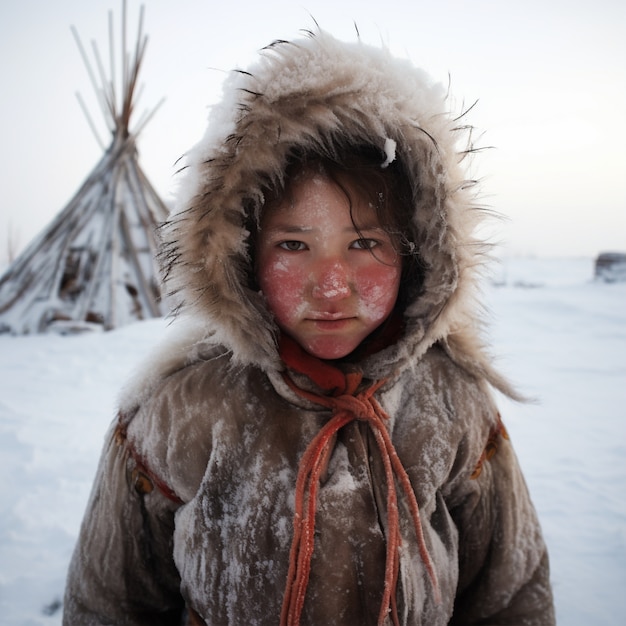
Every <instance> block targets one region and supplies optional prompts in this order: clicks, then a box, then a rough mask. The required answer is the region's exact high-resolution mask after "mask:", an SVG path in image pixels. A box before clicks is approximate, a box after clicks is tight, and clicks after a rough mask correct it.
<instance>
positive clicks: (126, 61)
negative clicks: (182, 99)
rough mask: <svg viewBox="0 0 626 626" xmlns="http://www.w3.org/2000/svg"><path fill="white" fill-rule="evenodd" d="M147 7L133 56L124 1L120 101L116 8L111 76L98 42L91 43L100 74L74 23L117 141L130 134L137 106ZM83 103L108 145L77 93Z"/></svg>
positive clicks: (143, 120) (146, 117) (141, 15)
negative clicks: (116, 55)
mask: <svg viewBox="0 0 626 626" xmlns="http://www.w3.org/2000/svg"><path fill="white" fill-rule="evenodd" d="M144 13H145V11H144V6H143V5H141V7H140V10H139V22H138V26H137V40H136V42H135V49H134V56H132V58H131V56H130V54H129V53H128V45H127V11H126V0H123V2H122V20H121V22H122V24H121V38H122V41H121V44H122V60H121V65H122V78H121V101H120V102H119V104H118V92H117V86H116V85H117V81H116V71H115V69H116V65H117V64H116V60H115V41H114V39H115V37H114V25H113V11H109V63H110V68H109V77H107V75H106V72H105V68H104V64H103V62H102V58H101V56H100V52H99V50H98V46H97V44H96V42H95V41H93V40H92V42H91V45H92V49H93V55H94V59H95V66H96V69H97V74H98V76H97V75H96V72H95V71H94V68H93V66H92V64H91V62H90V61H89V58H88V55H87V52H86V50H85V47H84V46H83V43H82V41H81V39H80V36H79V34H78V31H77V29H76V27H74V26H72V27H71V30H72V34H73V35H74V39H75V40H76V44H77V46H78V49H79V51H80V55H81V57H82V60H83V63H84V65H85V68H86V69H87V74H88V76H89V80H90V82H91V85H92V87H93V90H94V92H95V94H96V98H97V100H98V104H99V106H100V109H101V111H102V114H103V116H104V120H105V123H106V124H107V127H108V129H109V131H110V132H111V134H112V135H113V136H114V138H115V139H117V140H125V139H127V138H128V137H129V136H130V134H131V133H130V118H131V116H132V114H133V111H134V109H135V106H136V103H137V100H138V94H137V90H138V82H137V81H138V77H139V72H140V69H141V64H142V62H143V58H144V54H145V51H146V47H147V44H148V36H147V35H144V33H143V22H144ZM77 97H78V100H79V103H80V106H81V108H82V110H83V113H84V114H85V116H86V118H87V122H88V124H89V127H90V128H91V131H92V132H93V134H94V135H95V137H96V140H97V141H98V143H99V144H100V146H102V147H103V148H104V146H105V142H103V141H102V140H101V138H100V137H99V135H98V133H97V131H96V125H95V124H94V123H93V120H92V118H91V116H90V115H89V112H88V110H87V107H86V106H85V103H84V101H83V99H82V98H81V96H80V94H77ZM163 101H164V99H161V100H160V101H159V102H158V104H157V105H156V106H155V107H154V108H153V109H152V110H151V111H149V112H147V113H144V115H143V116H142V117H141V120H140V123H139V124H138V127H137V129H136V130H135V133H134V135H135V136H136V135H138V134H139V132H140V131H141V130H142V129H143V128H144V127H145V125H146V124H147V122H148V121H149V120H150V119H151V118H152V116H153V115H154V113H155V112H156V111H157V109H158V108H159V107H160V106H161V104H162V103H163Z"/></svg>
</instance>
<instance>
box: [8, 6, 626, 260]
mask: <svg viewBox="0 0 626 626" xmlns="http://www.w3.org/2000/svg"><path fill="white" fill-rule="evenodd" d="M144 4H145V8H146V14H145V25H144V30H145V31H146V32H147V34H148V35H149V43H148V50H147V54H146V58H145V62H144V67H143V70H142V76H141V81H142V83H143V84H144V87H143V91H142V93H141V98H140V101H139V104H138V113H139V114H141V113H142V112H143V111H145V110H150V109H152V108H153V107H154V106H155V105H156V104H157V103H158V102H159V100H160V99H161V98H163V97H165V98H166V100H165V102H164V104H163V105H162V106H161V108H160V109H159V110H158V111H157V113H156V115H155V117H154V118H153V119H152V120H151V121H150V122H149V124H148V125H147V126H146V128H145V130H144V131H143V133H142V134H141V136H140V139H139V151H140V161H141V164H142V166H143V169H144V170H145V172H146V173H147V175H148V177H149V178H150V180H151V182H152V184H153V185H154V186H155V188H156V189H157V190H158V191H159V192H160V193H161V195H162V196H163V198H164V199H165V200H167V201H169V200H171V198H172V194H173V193H174V191H175V176H174V173H175V161H176V160H177V159H178V157H180V156H181V155H182V154H183V153H184V152H185V150H187V149H188V148H189V147H191V145H193V144H194V143H195V142H196V141H198V140H199V139H200V136H201V135H202V133H203V132H204V127H205V121H206V117H207V111H208V107H209V105H210V104H211V103H212V102H215V101H216V100H218V99H219V95H220V86H221V83H222V81H223V79H224V76H225V72H227V71H228V70H230V69H233V68H235V67H246V66H247V65H248V64H249V63H250V62H251V61H253V60H254V59H255V56H256V53H257V50H258V49H260V48H261V47H263V46H264V45H266V44H267V43H269V42H270V41H272V40H273V39H279V38H283V39H288V38H293V37H296V36H298V35H299V30H300V29H302V28H311V27H312V26H313V20H312V18H311V16H313V17H314V18H315V20H316V21H317V22H318V23H319V24H320V26H321V27H322V28H324V29H326V30H329V31H330V32H331V33H333V34H334V35H335V36H337V37H339V38H342V39H349V40H353V39H354V38H355V34H354V32H355V31H354V23H355V22H356V24H357V26H358V28H359V32H360V35H361V38H362V39H363V40H364V41H366V42H367V43H372V44H378V43H379V42H380V41H381V40H382V41H384V42H385V43H386V44H387V45H388V46H389V47H390V48H391V50H392V51H393V52H394V53H395V54H397V55H398V56H402V57H407V58H410V59H411V60H412V61H413V62H414V63H415V64H416V65H418V66H421V67H423V68H424V69H426V70H427V71H428V72H429V73H430V74H431V75H432V76H433V77H434V78H435V79H437V80H439V81H441V82H443V83H447V81H448V74H450V75H451V79H452V88H451V91H452V94H453V96H454V97H455V99H456V101H457V102H458V103H459V104H460V103H462V102H466V103H468V104H471V103H472V102H474V101H475V100H478V101H479V102H478V105H477V106H476V107H475V109H474V110H473V111H472V115H471V118H470V119H471V121H472V123H473V124H474V125H475V126H477V127H478V129H479V130H481V131H483V132H484V135H483V137H482V143H483V144H484V145H489V146H494V149H493V150H490V151H488V152H487V153H485V154H484V155H483V156H481V157H480V159H479V161H478V162H477V167H478V173H479V174H480V175H481V177H482V178H483V191H484V193H485V194H486V196H487V197H486V202H487V203H488V204H490V206H491V207H492V208H493V209H495V210H496V211H498V212H500V213H502V214H503V215H505V216H506V217H507V221H506V222H505V223H503V224H500V225H499V226H498V231H497V232H498V235H497V237H498V239H499V240H500V241H502V243H503V247H502V254H521V255H551V256H557V255H558V256H562V255H570V256H571V255H576V256H578V255H584V256H595V255H596V254H597V253H598V252H600V251H604V250H621V251H626V61H625V59H626V2H624V1H623V0H593V1H592V0H569V1H566V0H525V1H524V2H522V1H519V2H508V1H506V0H500V1H496V0H473V1H471V2H470V1H465V2H462V1H460V0H458V1H457V0H431V1H430V2H422V1H420V0H377V1H371V0H354V1H353V0H332V1H329V0H298V1H295V2H288V1H286V0H284V1H279V0H264V1H263V2H259V1H258V0H254V1H253V0H219V1H217V0H176V2H174V1H173V0H146V1H145V3H144ZM139 7H140V2H138V1H137V0H128V22H129V39H131V40H132V41H134V39H135V33H136V25H137V20H138V15H139ZM111 9H112V10H113V12H114V17H115V28H116V31H115V35H116V38H117V39H116V41H117V42H118V43H119V18H120V15H121V0H89V2H86V1H85V0H55V1H54V2H49V1H48V0H21V1H20V2H3V3H2V5H1V6H0V58H1V59H2V62H1V65H0V85H1V92H2V95H1V96H0V120H1V122H0V123H1V124H2V134H1V137H2V141H1V142H0V163H1V168H0V172H1V174H0V184H1V190H0V216H1V217H0V265H1V264H3V263H4V262H6V257H7V241H8V240H9V239H11V241H12V242H13V243H14V244H18V246H19V248H20V249H21V248H23V247H24V246H26V245H27V244H28V243H29V242H30V240H31V239H32V238H33V237H34V236H35V235H36V234H37V233H38V232H39V231H40V230H42V229H43V228H45V226H46V225H47V224H48V223H49V221H50V220H51V219H52V218H53V217H54V216H55V214H56V213H58V212H59V211H60V210H61V209H62V208H63V206H64V205H65V204H66V203H67V202H68V201H69V200H70V198H71V197H72V196H73V195H74V193H75V192H76V191H77V190H78V188H79V186H80V184H81V183H82V182H83V180H84V179H85V178H86V177H87V176H88V174H89V173H90V171H91V170H92V168H93V167H94V166H95V165H96V163H97V162H98V160H99V159H100V157H101V154H102V150H101V148H100V147H99V145H98V143H97V142H96V140H95V138H94V136H93V134H92V132H91V130H90V128H89V126H88V124H87V122H86V119H85V117H84V115H83V113H82V112H81V109H80V106H79V104H78V100H77V98H76V92H77V91H78V92H80V93H81V95H82V97H83V99H84V100H85V101H86V103H87V106H88V108H89V110H90V112H91V115H92V117H93V118H94V121H95V122H96V123H97V124H98V127H99V129H100V133H99V134H100V135H101V136H102V138H103V140H104V141H105V142H107V143H108V139H109V138H108V136H107V130H106V127H105V125H104V122H103V117H102V114H101V112H100V110H99V108H98V106H97V103H96V99H95V96H94V94H93V90H92V87H91V84H90V82H89V79H88V76H87V72H86V70H85V68H84V65H83V63H82V60H81V57H80V54H79V52H78V48H77V46H76V43H75V41H74V39H73V37H72V34H71V32H70V26H71V25H75V26H76V28H77V30H78V32H79V34H80V36H81V38H82V40H83V42H84V44H85V45H86V46H89V47H90V46H91V44H90V42H91V40H92V39H95V40H96V41H97V44H98V47H99V50H100V53H101V55H102V56H103V58H104V59H105V62H106V63H108V12H109V10H111ZM116 53H119V51H118V50H116ZM90 54H91V53H90ZM135 121H136V120H135Z"/></svg>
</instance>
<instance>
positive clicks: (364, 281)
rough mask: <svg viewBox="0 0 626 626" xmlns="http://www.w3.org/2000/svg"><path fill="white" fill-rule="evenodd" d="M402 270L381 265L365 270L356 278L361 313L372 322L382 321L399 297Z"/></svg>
mask: <svg viewBox="0 0 626 626" xmlns="http://www.w3.org/2000/svg"><path fill="white" fill-rule="evenodd" d="M399 283H400V268H397V267H389V266H386V265H382V264H380V263H378V264H376V265H374V266H370V267H367V268H363V269H362V270H360V271H359V272H358V273H357V274H356V276H355V286H356V289H357V292H358V295H359V307H360V312H361V314H362V315H364V316H365V317H367V318H369V319H371V320H372V321H379V320H380V321H382V320H383V319H384V318H385V317H387V315H389V313H390V312H391V311H392V309H393V307H394V305H395V303H396V299H397V297H398V287H399Z"/></svg>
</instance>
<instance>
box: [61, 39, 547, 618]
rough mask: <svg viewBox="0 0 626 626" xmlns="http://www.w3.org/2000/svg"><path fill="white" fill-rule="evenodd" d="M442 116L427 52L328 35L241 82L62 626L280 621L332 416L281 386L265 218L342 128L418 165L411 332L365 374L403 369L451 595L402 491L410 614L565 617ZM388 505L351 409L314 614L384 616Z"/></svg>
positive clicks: (83, 543) (464, 191)
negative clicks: (424, 59) (309, 474)
mask: <svg viewBox="0 0 626 626" xmlns="http://www.w3.org/2000/svg"><path fill="white" fill-rule="evenodd" d="M449 108H450V106H449V102H448V99H447V96H446V93H445V91H444V90H442V88H441V87H440V86H438V85H437V84H434V83H432V81H431V80H430V79H429V78H428V77H427V76H426V75H425V74H424V73H422V72H421V71H420V70H417V69H416V68H414V67H413V66H412V65H411V64H409V63H407V62H405V61H400V60H397V59H394V58H393V57H391V55H390V54H389V53H388V51H386V50H384V49H382V50H381V49H377V48H371V47H369V46H366V45H365V44H363V43H361V42H356V43H352V44H346V43H342V42H339V41H337V40H335V39H333V38H332V37H331V36H330V35H328V34H326V33H324V32H316V33H314V34H311V36H309V37H306V38H304V39H302V40H297V41H294V42H279V43H276V44H274V45H272V46H270V47H268V49H266V50H265V51H264V52H263V53H262V55H261V58H260V60H259V62H258V63H257V64H255V65H254V66H253V67H252V68H250V69H249V70H248V71H246V72H241V71H238V72H234V73H233V74H232V76H231V77H230V78H229V80H228V81H227V83H226V85H225V94H224V98H223V101H222V103H221V105H219V106H217V107H215V109H214V110H213V111H212V114H211V117H210V123H209V127H208V131H207V133H206V135H205V137H204V138H203V139H202V141H201V142H200V143H199V144H198V145H197V146H196V147H195V148H194V149H193V150H192V151H191V152H190V153H189V155H188V156H187V164H188V168H187V172H186V174H185V181H184V184H183V185H182V188H181V193H180V197H179V207H178V210H177V212H176V213H175V214H174V215H173V217H172V218H171V220H170V222H169V224H168V225H167V226H166V228H165V230H164V248H163V259H164V265H165V271H166V286H167V288H168V290H169V291H170V292H171V293H172V294H175V295H174V297H175V298H177V299H178V302H179V304H180V308H181V311H182V312H181V315H180V319H179V320H178V321H177V322H175V324H174V327H180V328H181V331H180V332H178V333H175V337H174V338H172V339H170V340H168V341H167V342H165V343H164V345H163V346H162V348H161V349H160V350H159V351H158V352H157V353H156V354H155V355H153V356H152V357H151V359H150V361H149V362H148V363H147V364H146V365H145V367H144V368H142V369H141V370H140V371H139V372H138V374H137V376H136V377H135V378H134V379H133V380H132V381H131V382H130V383H129V385H128V386H127V388H126V389H125V391H124V393H123V395H122V399H121V401H120V413H119V416H118V417H117V418H116V420H115V421H114V423H113V425H112V427H111V431H110V433H109V434H108V435H107V440H106V443H105V447H104V451H103V454H102V459H101V462H100V466H99V469H98V473H97V476H96V479H95V484H94V487H93V492H92V495H91V498H90V500H89V503H88V506H87V511H86V513H85V518H84V521H83V525H82V528H81V531H80V536H79V538H78V543H77V546H76V549H75V553H74V556H73V559H72V563H71V566H70V570H69V575H68V583H67V590H66V596H65V608H64V610H65V613H64V623H65V624H71V625H79V624H85V625H87V624H128V625H139V624H146V625H147V624H150V625H158V624H168V625H169V624H180V623H183V621H184V620H185V619H192V620H195V621H196V623H206V624H209V625H212V626H219V625H226V624H232V625H240V626H243V625H246V626H248V625H253V624H259V625H260V624H268V625H269V624H278V623H279V620H280V614H281V605H282V602H283V595H284V593H285V584H286V579H287V574H288V566H289V551H290V546H291V541H292V536H293V523H294V521H293V517H294V491H295V484H296V478H297V473H298V467H299V463H300V459H301V457H302V455H303V452H304V450H305V449H306V447H307V445H308V444H309V442H310V441H311V440H312V439H313V437H315V435H316V434H317V433H318V432H319V430H320V428H321V427H322V426H323V425H324V424H325V423H326V422H327V421H328V419H329V416H330V413H329V410H328V409H325V408H324V407H322V406H319V405H317V404H315V403H312V402H310V401H308V400H306V399H303V398H302V397H301V396H300V395H298V394H296V393H294V391H293V390H292V389H291V388H290V387H289V386H288V385H287V384H286V383H285V380H284V378H283V373H284V371H285V369H286V366H285V364H284V363H283V362H282V361H281V359H280V356H279V353H278V350H277V337H278V333H277V329H276V327H275V324H274V322H273V320H272V317H271V314H270V312H269V311H268V310H267V308H266V306H265V303H264V301H263V296H262V294H260V293H259V292H258V291H257V290H256V289H255V288H254V287H253V286H252V285H251V281H250V275H251V272H252V268H251V264H252V261H251V254H250V253H251V251H250V249H249V246H248V243H249V242H248V225H249V224H250V219H251V217H253V216H254V214H255V212H256V211H258V210H259V207H261V206H262V204H263V198H264V190H266V189H267V187H268V186H271V185H280V183H281V179H282V176H283V173H284V170H285V164H286V162H287V160H288V158H289V155H290V154H292V153H293V151H294V150H304V151H317V152H321V153H332V151H333V148H334V147H335V146H337V145H338V144H339V143H343V144H345V143H346V142H349V143H354V144H363V143H367V144H369V145H372V146H377V147H379V148H380V149H381V152H382V153H383V155H384V157H385V158H386V160H387V161H389V162H390V161H393V160H395V159H399V160H401V161H402V163H403V167H404V168H405V170H406V172H407V173H408V175H409V178H410V180H411V185H412V190H413V198H414V213H413V218H412V221H411V223H409V224H407V225H406V235H407V237H408V238H409V239H410V240H411V241H412V242H414V244H415V247H416V250H417V253H418V254H419V256H420V260H421V264H422V266H423V268H424V274H423V280H422V282H421V284H420V285H403V286H402V287H401V288H402V289H405V290H407V293H408V294H410V297H409V298H408V304H406V306H405V307H404V309H403V311H402V312H401V313H402V317H403V331H402V333H401V336H400V337H399V338H398V339H397V340H396V341H394V343H393V344H392V345H388V346H386V347H385V348H383V349H382V350H379V351H377V352H375V353H374V354H371V355H369V356H367V357H366V358H364V359H362V360H361V361H359V362H358V363H357V364H354V363H352V364H351V365H350V367H352V368H354V367H355V366H356V367H358V368H359V370H360V371H361V372H362V373H363V381H364V382H363V384H364V385H368V384H371V383H373V382H376V381H381V380H383V379H384V380H385V381H386V382H384V384H383V385H382V386H381V387H380V389H379V390H378V391H377V392H376V399H377V401H378V402H379V403H380V405H381V407H382V408H383V409H384V411H385V412H386V414H387V415H388V416H389V419H388V421H387V423H386V426H387V430H388V432H389V434H390V437H391V440H392V442H393V445H394V447H395V450H396V452H397V454H398V457H399V459H400V460H401V462H402V465H403V467H404V469H405V470H406V473H407V475H408V477H409V480H410V485H411V488H412V490H413V492H414V494H415V496H416V500H417V503H418V504H419V515H420V520H421V524H422V529H423V534H424V542H425V546H426V549H427V551H428V555H429V558H430V561H431V562H432V566H433V569H434V572H435V574H436V579H437V585H438V591H439V594H436V593H435V591H434V588H433V584H432V581H431V580H430V579H429V577H428V575H427V572H426V568H425V564H424V559H423V558H422V557H421V556H420V554H419V546H418V542H417V541H416V537H415V534H414V530H413V528H412V526H411V523H410V516H409V514H408V511H407V505H406V502H405V500H404V499H403V497H402V495H400V497H399V499H400V502H399V509H400V511H399V512H400V533H401V536H402V544H401V546H400V548H399V551H400V566H399V574H398V583H397V591H396V599H395V600H396V603H397V615H398V620H399V623H401V624H406V625H409V624H410V625H424V626H437V625H445V624H464V625H470V624H483V625H484V624H494V625H495V624H516V625H522V624H525V625H526V624H527V625H531V624H532V625H549V624H553V623H554V612H553V606H552V594H551V588H550V582H549V571H548V557H547V552H546V546H545V544H544V541H543V539H542V534H541V530H540V526H539V523H538V520H537V515H536V513H535V510H534V508H533V505H532V503H531V500H530V497H529V494H528V491H527V488H526V485H525V483H524V479H523V477H522V474H521V471H520V468H519V465H518V462H517V459H516V457H515V454H514V451H513V449H512V446H511V442H510V441H509V440H508V438H507V436H506V431H505V430H504V427H503V426H502V422H501V421H500V417H499V414H498V410H497V408H496V406H495V403H494V399H493V397H492V391H491V389H492V388H496V389H499V390H500V391H501V392H503V393H505V394H508V395H510V396H515V395H516V394H515V392H514V391H513V390H512V389H511V387H510V386H509V384H508V383H507V382H506V381H505V380H504V379H503V378H502V377H501V376H500V375H499V374H498V373H497V372H496V371H495V370H494V369H493V367H492V365H491V360H490V358H489V355H488V353H487V351H486V350H485V347H484V346H483V344H482V340H481V332H480V328H481V315H480V313H479V311H480V306H479V291H478V285H477V281H478V277H479V268H480V267H481V266H482V262H483V261H484V259H485V258H486V249H485V246H484V245H482V244H481V243H480V242H478V241H476V240H475V238H474V231H475V228H476V226H477V225H478V223H479V221H480V219H481V218H482V215H483V212H482V211H481V209H480V208H479V206H478V202H477V198H476V187H475V185H474V184H473V182H472V181H471V180H468V175H467V173H466V169H465V166H466V158H469V157H468V155H469V154H470V153H471V152H472V151H473V145H472V144H471V140H470V139H468V124H467V123H466V121H465V120H464V119H459V118H458V116H457V115H456V114H454V113H451V112H449ZM339 367H342V365H341V364H339ZM346 367H347V366H346ZM290 374H291V376H292V378H294V380H296V381H297V382H298V385H299V386H301V387H303V388H307V389H309V390H311V391H315V392H318V393H322V392H321V391H320V390H319V389H316V388H315V385H314V383H313V382H312V381H311V380H309V379H307V378H306V377H304V376H302V375H299V374H297V373H295V372H290ZM385 502H386V493H385V480H384V468H383V462H382V460H381V458H380V455H379V454H378V452H377V447H376V444H375V442H374V438H373V434H372V430H371V428H370V427H369V426H368V424H367V423H365V422H363V421H359V420H355V421H353V422H351V423H349V424H348V425H347V426H345V427H343V428H342V429H341V430H340V431H339V433H338V435H337V439H336V442H335V443H334V446H333V449H332V454H331V456H330V458H329V460H328V466H327V467H326V468H325V471H324V472H323V475H322V477H321V480H320V485H319V490H318V493H317V515H316V524H315V544H314V546H315V547H314V552H313V555H312V560H311V572H310V577H309V581H308V587H307V591H306V598H305V601H304V607H303V612H302V619H301V623H302V624H315V625H320V626H321V625H324V626H327V625H333V624H338V625H339V624H341V625H345V626H352V625H355V626H356V625H363V626H365V625H368V624H376V623H378V619H379V609H380V603H381V597H382V594H383V580H384V568H385V551H386V530H387V514H388V511H387V508H386V504H385ZM438 596H440V597H438ZM390 620H391V615H389V616H388V617H387V621H388V623H391V621H390Z"/></svg>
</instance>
